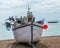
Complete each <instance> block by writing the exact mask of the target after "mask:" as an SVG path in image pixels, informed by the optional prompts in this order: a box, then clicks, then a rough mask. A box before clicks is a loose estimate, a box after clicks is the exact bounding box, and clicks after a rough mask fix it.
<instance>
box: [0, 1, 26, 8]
mask: <svg viewBox="0 0 60 48" xmlns="http://www.w3.org/2000/svg"><path fill="white" fill-rule="evenodd" d="M26 2H27V0H0V8H10V7H13V6H20V5H23V4H25V3H26Z"/></svg>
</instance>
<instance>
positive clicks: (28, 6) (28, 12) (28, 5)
mask: <svg viewBox="0 0 60 48" xmlns="http://www.w3.org/2000/svg"><path fill="white" fill-rule="evenodd" d="M29 13H30V7H29V1H28V14H29Z"/></svg>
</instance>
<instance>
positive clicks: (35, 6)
mask: <svg viewBox="0 0 60 48" xmlns="http://www.w3.org/2000/svg"><path fill="white" fill-rule="evenodd" d="M28 4H29V6H30V8H31V11H32V12H33V15H34V17H36V20H40V19H42V18H45V20H46V21H48V20H60V0H0V32H1V33H0V39H1V38H3V37H4V38H11V36H13V34H12V32H11V31H10V33H9V32H7V30H6V29H5V26H3V23H4V22H5V19H6V18H8V17H9V16H26V13H27V8H28ZM58 27H59V26H58ZM58 29H60V28H57V29H56V30H58ZM45 33H46V34H45V35H47V34H48V35H49V34H50V33H51V34H59V33H60V32H56V33H55V32H45Z"/></svg>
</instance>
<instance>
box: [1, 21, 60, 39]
mask: <svg viewBox="0 0 60 48" xmlns="http://www.w3.org/2000/svg"><path fill="white" fill-rule="evenodd" d="M46 24H47V25H48V28H47V29H43V32H42V36H41V37H46V36H60V22H58V23H46ZM8 39H14V34H13V32H12V30H10V31H7V30H6V28H5V26H3V25H0V40H8Z"/></svg>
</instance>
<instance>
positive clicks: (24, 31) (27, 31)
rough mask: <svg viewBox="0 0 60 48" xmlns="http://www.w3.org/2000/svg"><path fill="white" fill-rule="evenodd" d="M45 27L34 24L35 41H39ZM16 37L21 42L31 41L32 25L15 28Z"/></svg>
mask: <svg viewBox="0 0 60 48" xmlns="http://www.w3.org/2000/svg"><path fill="white" fill-rule="evenodd" d="M42 31H43V29H42V28H41V27H38V26H35V25H33V42H36V41H39V40H40V37H41V35H42ZM13 34H14V38H15V39H16V40H17V41H19V42H31V25H29V26H26V27H22V28H19V29H16V30H13Z"/></svg>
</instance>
